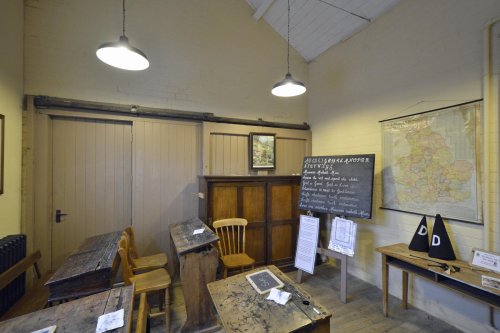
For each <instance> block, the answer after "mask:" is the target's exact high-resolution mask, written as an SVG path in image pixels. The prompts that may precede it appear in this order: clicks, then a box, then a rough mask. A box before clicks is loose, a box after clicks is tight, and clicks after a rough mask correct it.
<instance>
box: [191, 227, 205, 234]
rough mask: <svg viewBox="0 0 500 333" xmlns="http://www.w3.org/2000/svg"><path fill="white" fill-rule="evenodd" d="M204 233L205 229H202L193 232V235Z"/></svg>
mask: <svg viewBox="0 0 500 333" xmlns="http://www.w3.org/2000/svg"><path fill="white" fill-rule="evenodd" d="M203 231H205V228H201V229H195V230H194V231H193V235H198V234H202V233H203Z"/></svg>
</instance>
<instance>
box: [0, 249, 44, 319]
mask: <svg viewBox="0 0 500 333" xmlns="http://www.w3.org/2000/svg"><path fill="white" fill-rule="evenodd" d="M41 257H42V255H41V253H40V251H36V252H34V253H32V254H30V255H29V256H27V257H26V258H24V259H22V260H21V261H19V262H18V263H16V264H15V265H14V266H12V267H11V268H10V269H8V270H7V271H5V272H3V273H2V274H1V275H0V290H1V289H3V288H5V287H6V286H7V285H8V284H9V283H11V282H12V281H13V280H14V279H16V278H17V277H18V276H19V275H21V274H22V273H24V272H26V271H27V270H28V269H29V268H30V267H31V266H33V267H34V268H35V272H36V275H37V278H38V279H37V281H36V282H35V284H34V285H33V286H32V287H30V288H28V290H27V291H26V292H25V293H24V295H23V296H22V297H21V298H20V299H19V300H18V301H17V302H16V303H15V304H14V305H13V306H12V307H11V308H10V309H9V310H8V311H7V312H6V313H4V314H3V315H2V317H0V321H4V320H7V319H10V318H14V317H17V316H21V315H24V314H27V313H30V312H34V311H37V310H41V309H43V308H45V307H46V306H47V300H48V298H49V290H48V289H47V287H45V286H44V284H45V282H47V280H48V279H49V278H50V276H51V275H52V272H47V273H45V274H44V275H41V274H40V270H39V269H38V263H37V262H38V260H40V258H41Z"/></svg>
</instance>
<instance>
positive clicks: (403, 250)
mask: <svg viewBox="0 0 500 333" xmlns="http://www.w3.org/2000/svg"><path fill="white" fill-rule="evenodd" d="M377 251H378V252H380V253H381V254H382V305H383V312H384V315H385V316H386V317H387V316H388V314H389V310H388V307H389V266H393V267H397V268H399V269H401V270H402V286H403V290H402V306H403V308H404V309H406V308H407V307H408V273H412V274H415V275H417V276H420V277H422V278H425V279H427V280H430V281H432V282H434V283H436V284H438V285H441V286H445V287H448V288H449V289H452V290H455V291H458V292H460V293H462V294H465V295H467V296H470V297H473V298H475V299H477V300H479V301H481V302H483V303H486V304H488V305H489V306H490V324H491V325H492V326H494V325H495V324H494V321H493V309H494V308H499V307H500V291H499V290H498V289H494V288H488V287H484V286H482V284H481V275H483V274H484V275H488V276H492V277H495V278H497V279H498V278H500V275H499V274H495V273H490V272H481V271H477V270H472V269H471V267H470V266H469V264H468V263H467V262H465V261H461V260H439V259H435V258H430V257H429V256H428V254H427V253H424V252H417V251H411V250H409V249H408V244H403V243H400V244H394V245H389V246H384V247H379V248H377ZM415 256H416V257H415ZM417 257H421V258H425V259H427V260H425V259H420V258H417ZM429 260H432V261H437V262H440V263H445V264H447V265H449V266H451V265H453V266H456V267H459V268H460V272H456V273H451V274H447V273H445V272H444V271H443V269H441V268H439V267H434V266H429V264H431V265H435V264H436V263H434V262H431V261H429Z"/></svg>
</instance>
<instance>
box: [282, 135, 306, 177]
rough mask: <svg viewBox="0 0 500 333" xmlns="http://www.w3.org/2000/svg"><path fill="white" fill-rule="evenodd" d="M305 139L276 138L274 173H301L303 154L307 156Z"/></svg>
mask: <svg viewBox="0 0 500 333" xmlns="http://www.w3.org/2000/svg"><path fill="white" fill-rule="evenodd" d="M307 155H309V154H308V149H307V140H306V139H302V138H286V137H277V138H276V174H277V175H291V174H301V173H302V163H303V161H304V156H307Z"/></svg>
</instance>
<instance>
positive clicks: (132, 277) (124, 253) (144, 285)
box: [118, 236, 172, 332]
mask: <svg viewBox="0 0 500 333" xmlns="http://www.w3.org/2000/svg"><path fill="white" fill-rule="evenodd" d="M128 251H129V249H128V241H127V237H125V236H122V237H121V238H120V243H119V246H118V254H119V255H120V259H121V262H122V274H123V281H124V282H125V285H131V284H135V289H134V295H140V294H141V293H151V292H160V304H159V310H160V311H159V312H156V313H151V314H150V315H149V316H150V317H156V316H160V315H163V314H164V315H165V325H166V328H167V332H170V294H169V288H170V284H171V282H172V281H171V279H170V275H169V274H168V272H167V271H166V270H165V269H164V268H159V269H155V270H153V271H149V272H145V273H141V274H134V271H133V270H132V267H131V265H130V263H129V260H128ZM162 296H163V297H162ZM164 307H165V309H163V308H164ZM162 310H163V311H162Z"/></svg>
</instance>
